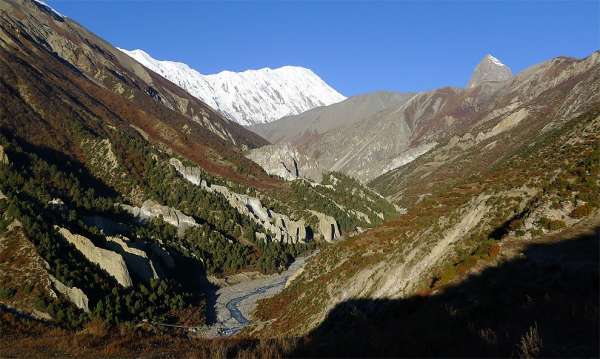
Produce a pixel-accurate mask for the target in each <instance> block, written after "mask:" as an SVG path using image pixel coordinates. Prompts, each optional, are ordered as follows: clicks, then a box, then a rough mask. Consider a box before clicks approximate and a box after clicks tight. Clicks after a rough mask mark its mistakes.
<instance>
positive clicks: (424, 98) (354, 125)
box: [249, 89, 455, 183]
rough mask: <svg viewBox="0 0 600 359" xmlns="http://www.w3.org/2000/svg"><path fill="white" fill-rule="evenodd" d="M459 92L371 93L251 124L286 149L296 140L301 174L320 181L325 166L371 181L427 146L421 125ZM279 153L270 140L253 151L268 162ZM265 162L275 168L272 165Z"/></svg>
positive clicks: (256, 156) (253, 153) (360, 179)
mask: <svg viewBox="0 0 600 359" xmlns="http://www.w3.org/2000/svg"><path fill="white" fill-rule="evenodd" d="M454 96H455V91H454V90H450V89H445V90H444V91H440V92H431V93H421V94H403V93H397V94H394V93H375V94H367V95H362V96H357V97H356V98H349V99H348V100H346V101H343V102H340V103H337V104H334V105H330V106H327V107H322V108H317V109H314V110H312V111H309V112H307V113H304V114H301V115H298V116H293V117H287V118H283V119H281V120H278V121H275V122H272V123H269V124H265V125H260V126H255V127H252V130H254V131H256V132H257V133H258V134H260V135H262V136H264V137H265V138H266V139H268V140H269V141H271V142H273V143H274V144H275V145H278V146H282V147H281V148H282V149H285V148H286V147H285V146H284V145H286V144H287V145H288V146H291V148H292V149H293V150H292V151H295V152H297V153H298V155H296V157H297V158H298V159H299V168H300V174H301V176H303V177H305V178H308V179H311V180H314V181H320V180H321V175H322V173H323V172H326V171H337V172H342V173H344V174H347V175H349V176H352V177H354V178H356V179H358V180H359V181H361V182H363V183H366V182H368V181H370V180H371V179H373V178H375V177H377V176H379V175H381V174H382V173H383V172H384V169H385V168H386V167H387V166H389V165H390V163H391V162H393V161H394V160H395V159H397V158H398V157H400V156H403V155H404V154H405V153H406V152H407V151H409V150H411V148H412V147H417V146H422V148H428V146H430V145H429V143H431V142H433V141H429V139H425V138H423V139H418V140H417V139H416V137H417V136H418V135H419V133H418V131H419V125H421V124H422V125H424V126H427V125H428V124H426V123H425V122H426V121H428V120H429V119H430V118H431V117H432V116H434V115H435V114H436V112H437V111H439V109H440V108H443V106H444V105H445V104H446V103H450V102H451V101H453V97H454ZM322 122H323V123H322ZM427 127H428V126H427ZM288 152H291V151H288ZM261 153H262V154H261ZM274 153H275V151H273V148H272V147H271V146H266V147H261V148H258V149H254V150H253V151H251V152H250V154H249V157H250V158H251V159H257V160H258V161H257V162H258V163H259V164H260V165H265V164H266V163H265V162H264V161H261V160H260V158H261V156H262V157H269V156H273V155H274ZM259 154H261V155H259ZM406 158H410V157H406ZM263 168H265V170H266V171H267V172H271V171H272V170H271V169H270V168H269V166H268V165H267V166H263Z"/></svg>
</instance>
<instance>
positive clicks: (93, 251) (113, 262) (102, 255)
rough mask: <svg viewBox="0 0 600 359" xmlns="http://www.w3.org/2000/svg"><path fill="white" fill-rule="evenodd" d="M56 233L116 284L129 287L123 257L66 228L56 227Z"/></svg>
mask: <svg viewBox="0 0 600 359" xmlns="http://www.w3.org/2000/svg"><path fill="white" fill-rule="evenodd" d="M56 229H57V230H58V232H59V233H60V234H61V235H62V236H63V238H64V239H65V240H67V242H69V243H71V244H72V245H73V246H75V248H77V250H78V251H79V252H81V254H83V255H84V256H85V258H87V259H88V260H89V261H90V262H92V263H95V264H97V265H98V266H99V267H100V268H102V269H103V270H105V271H106V272H107V273H108V274H110V275H111V276H112V277H113V278H115V279H116V280H117V282H118V283H119V284H120V285H122V286H123V287H131V286H132V284H133V281H132V280H131V277H130V275H129V271H128V270H127V264H126V263H125V260H124V259H123V257H122V256H121V255H120V254H118V253H115V252H113V251H110V250H108V249H104V248H100V247H97V246H96V245H94V243H93V242H92V241H91V240H89V239H88V238H86V237H84V236H82V235H79V234H74V233H71V231H69V230H68V229H66V228H60V227H56Z"/></svg>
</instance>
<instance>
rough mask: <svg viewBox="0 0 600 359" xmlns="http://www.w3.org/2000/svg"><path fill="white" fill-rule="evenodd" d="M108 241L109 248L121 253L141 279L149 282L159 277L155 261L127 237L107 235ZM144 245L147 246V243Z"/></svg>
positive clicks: (129, 267)
mask: <svg viewBox="0 0 600 359" xmlns="http://www.w3.org/2000/svg"><path fill="white" fill-rule="evenodd" d="M106 241H107V246H108V248H110V249H111V250H113V251H115V252H117V253H119V254H120V255H121V256H122V257H123V259H124V260H125V263H126V264H127V268H128V269H129V271H131V272H133V273H134V274H135V275H136V276H137V277H139V278H140V279H141V280H143V281H146V282H149V281H150V280H151V279H155V278H159V275H158V273H157V271H156V269H155V267H154V263H152V261H151V260H150V258H148V255H147V254H146V251H144V250H142V249H140V248H135V247H133V246H131V245H130V242H129V239H128V238H127V237H123V236H115V237H106ZM142 245H143V246H144V247H145V243H142Z"/></svg>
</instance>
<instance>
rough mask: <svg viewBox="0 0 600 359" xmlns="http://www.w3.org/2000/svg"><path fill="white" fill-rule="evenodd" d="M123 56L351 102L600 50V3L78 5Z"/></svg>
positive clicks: (62, 1) (62, 5)
mask: <svg viewBox="0 0 600 359" xmlns="http://www.w3.org/2000/svg"><path fill="white" fill-rule="evenodd" d="M46 2H47V3H48V4H50V5H51V6H52V7H54V8H56V9H57V10H58V11H60V12H62V13H63V14H65V15H67V16H69V17H71V18H73V19H74V20H76V21H78V22H79V23H81V24H82V25H84V26H86V27H87V28H89V29H90V30H92V31H93V32H95V33H97V34H99V35H100V36H102V37H103V38H105V39H106V40H108V41H110V42H111V43H112V44H113V45H115V46H118V47H123V48H126V49H135V48H141V49H144V50H146V51H147V52H149V53H150V54H151V55H152V56H153V57H155V58H158V59H163V60H175V61H182V62H185V63H187V64H189V65H190V66H192V67H193V68H195V69H197V70H199V71H200V72H201V73H204V74H209V73H215V72H219V71H221V70H232V71H241V70H245V69H250V68H262V67H272V68H273V67H279V66H283V65H298V66H304V67H308V68H310V69H312V70H313V71H315V72H316V73H317V74H318V75H319V76H321V77H322V78H323V79H324V80H325V81H326V82H328V83H329V84H331V85H332V86H333V87H334V88H336V89H337V90H339V91H340V92H342V93H343V94H345V95H355V94H359V93H364V92H369V91H375V90H391V91H421V90H427V89H433V88H437V87H443V86H464V85H465V83H466V82H467V81H468V78H469V76H470V74H471V72H472V70H473V68H474V67H475V66H476V64H477V63H478V62H479V60H480V59H481V58H482V57H483V56H484V55H485V54H486V53H488V52H489V53H491V54H493V55H494V56H496V57H497V58H499V59H500V60H501V61H502V62H504V63H505V64H507V65H508V66H510V67H511V68H512V69H513V72H518V71H520V70H523V69H524V68H526V67H528V66H530V65H533V64H535V63H538V62H541V61H544V60H546V59H550V58H552V57H555V56H560V55H565V56H574V57H583V56H587V55H588V54H590V53H591V52H592V51H595V50H598V49H600V1H597V0H595V1H594V0H591V1H586V0H579V1H531V0H530V1H517V0H514V1H510V0H504V1H483V0H482V1H466V0H465V1H400V0H399V1H386V2H373V1H371V2H359V1H347V2H343V1H329V2H320V1H319V2H317V1H312V2H300V1H294V2H275V1H245V2H203V1H165V0H163V1H142V0H139V1H111V0H102V1H89V0H87V1H84V0H78V1H77V0H76V1H67V0H47V1H46Z"/></svg>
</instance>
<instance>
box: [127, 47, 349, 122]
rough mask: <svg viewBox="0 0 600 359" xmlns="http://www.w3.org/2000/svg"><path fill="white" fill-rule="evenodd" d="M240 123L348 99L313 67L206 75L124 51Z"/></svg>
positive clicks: (182, 64) (269, 118)
mask: <svg viewBox="0 0 600 359" xmlns="http://www.w3.org/2000/svg"><path fill="white" fill-rule="evenodd" d="M119 50H121V51H123V52H124V53H126V54H127V55H129V56H131V57H133V58H134V59H136V60H137V61H138V62H139V63H141V64H142V65H144V66H146V67H147V68H149V69H150V70H152V71H154V72H156V73H157V74H159V75H161V76H163V77H164V78H166V79H167V80H169V81H171V82H173V83H174V84H176V85H178V86H180V87H181V88H183V89H184V90H186V91H188V92H189V93H190V94H191V95H192V96H195V97H197V98H199V99H201V100H202V101H204V102H205V103H206V104H207V105H209V106H210V107H212V108H213V109H215V110H218V111H220V112H221V113H223V114H224V115H225V116H226V117H228V118H229V119H230V120H232V121H235V122H237V123H239V124H241V125H245V126H248V125H253V124H257V123H268V122H272V121H275V120H277V119H280V118H282V117H284V116H289V115H297V114H299V113H302V112H304V111H307V110H310V109H312V108H315V107H319V106H326V105H331V104H333V103H336V102H340V101H342V100H344V99H345V97H344V96H343V95H341V94H340V93H339V92H337V91H336V90H334V89H333V88H331V87H330V86H329V85H328V84H326V83H325V82H324V81H323V80H322V79H321V78H320V77H319V76H317V75H316V74H315V73H314V72H312V71H311V70H309V69H306V68H303V67H297V66H284V67H280V68H277V69H270V68H264V69H260V70H247V71H243V72H231V71H223V72H220V73H218V74H214V75H203V74H201V73H200V72H198V71H196V70H194V69H192V68H191V67H189V66H188V65H186V64H184V63H181V62H173V61H159V60H156V59H154V58H153V57H152V56H150V55H149V54H148V53H146V52H144V51H142V50H132V51H128V50H124V49H119Z"/></svg>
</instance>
